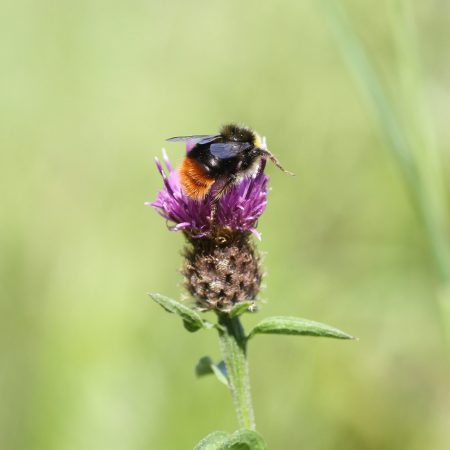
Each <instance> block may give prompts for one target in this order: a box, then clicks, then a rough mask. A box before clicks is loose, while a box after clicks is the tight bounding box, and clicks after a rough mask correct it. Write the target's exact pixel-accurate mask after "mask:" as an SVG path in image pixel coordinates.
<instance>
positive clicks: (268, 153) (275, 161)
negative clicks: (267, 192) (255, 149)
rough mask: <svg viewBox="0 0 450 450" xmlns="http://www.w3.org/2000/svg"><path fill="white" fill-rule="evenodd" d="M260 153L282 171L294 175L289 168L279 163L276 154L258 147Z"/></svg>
mask: <svg viewBox="0 0 450 450" xmlns="http://www.w3.org/2000/svg"><path fill="white" fill-rule="evenodd" d="M259 151H260V154H261V155H262V156H264V157H265V158H269V159H270V160H271V161H272V162H273V163H274V164H275V165H276V166H277V167H278V168H279V169H280V170H281V171H283V172H284V173H285V174H287V175H291V176H292V175H294V174H293V173H292V172H289V170H286V169H285V168H284V167H283V166H282V165H281V164H280V161H278V159H277V158H276V156H275V155H274V154H273V153H271V152H269V150H267V149H265V148H264V149H259Z"/></svg>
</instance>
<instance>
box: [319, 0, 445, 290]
mask: <svg viewBox="0 0 450 450" xmlns="http://www.w3.org/2000/svg"><path fill="white" fill-rule="evenodd" d="M322 5H323V10H324V11H325V12H326V16H327V18H328V19H329V20H328V21H329V24H330V26H331V29H332V31H333V34H334V36H335V38H336V42H337V44H338V46H339V48H340V50H341V52H342V54H343V56H344V58H345V60H346V62H347V64H348V66H349V68H350V70H351V72H352V73H353V75H354V78H355V80H356V81H357V83H358V85H359V87H360V89H361V92H362V94H363V95H364V97H365V98H366V99H367V101H368V104H369V106H370V107H371V109H372V110H373V111H374V113H375V116H376V119H377V120H378V122H379V124H380V128H381V131H382V132H383V135H384V137H385V140H386V143H387V146H388V148H389V150H390V151H391V153H392V154H393V156H394V157H395V159H396V161H397V163H398V166H399V168H400V170H401V172H402V174H403V176H404V180H405V182H406V185H407V187H408V190H409V192H410V194H411V198H412V201H413V203H414V206H415V207H416V210H417V213H418V216H419V218H420V220H421V221H422V223H423V226H424V230H425V235H426V238H427V240H428V243H429V247H430V251H431V254H432V256H433V258H434V260H435V263H436V266H437V268H438V270H439V274H440V276H441V278H442V279H443V280H444V282H445V283H447V282H448V281H449V280H450V256H449V249H448V243H447V239H446V230H444V229H443V226H442V225H441V222H442V220H443V219H442V218H444V217H446V215H447V212H446V209H445V208H446V207H445V204H446V203H445V201H441V202H439V204H440V207H439V206H438V207H436V201H435V199H434V198H433V197H434V196H433V195H432V194H431V192H432V191H433V189H432V190H431V191H430V189H429V188H428V186H427V183H426V182H425V179H426V176H424V173H423V172H424V167H423V165H422V161H423V158H420V159H419V160H418V152H417V151H415V149H414V145H415V144H413V143H414V142H416V141H417V138H416V134H417V133H416V132H415V131H414V129H415V128H417V127H419V126H422V125H421V123H420V121H418V120H415V121H414V122H415V123H412V124H407V125H405V119H407V118H402V119H403V120H401V119H400V111H401V110H404V109H405V108H401V107H399V108H396V107H395V104H394V102H393V101H392V99H391V98H390V97H389V96H388V94H387V89H386V88H385V86H384V84H383V82H382V80H381V77H380V76H379V74H378V72H377V70H376V68H375V65H374V64H373V62H372V61H371V59H370V57H369V55H368V53H367V51H366V49H365V47H364V45H363V44H362V42H361V40H360V38H359V37H358V36H357V34H356V33H355V32H354V30H353V26H352V23H351V21H350V20H349V18H348V16H347V14H346V12H345V10H344V8H343V7H342V6H341V5H340V3H339V2H338V1H336V0H322ZM396 25H397V26H402V24H396ZM408 85H409V86H410V87H411V86H414V83H412V82H411V81H409V82H408ZM415 89H416V88H415ZM408 96H409V97H410V98H413V96H412V94H411V93H408ZM411 107H412V106H409V109H411ZM406 123H407V121H406ZM428 151H429V149H423V151H422V154H423V153H426V152H428ZM437 178H439V177H437ZM439 209H440V211H439Z"/></svg>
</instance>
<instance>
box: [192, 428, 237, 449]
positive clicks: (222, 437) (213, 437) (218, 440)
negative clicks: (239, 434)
mask: <svg viewBox="0 0 450 450" xmlns="http://www.w3.org/2000/svg"><path fill="white" fill-rule="evenodd" d="M229 436H230V433H226V432H225V431H213V432H212V433H210V434H208V436H206V437H204V438H203V439H202V440H201V441H200V442H199V443H198V444H197V445H196V446H195V448H194V450H220V449H221V448H223V447H222V445H223V444H225V443H226V441H227V440H228V437H229Z"/></svg>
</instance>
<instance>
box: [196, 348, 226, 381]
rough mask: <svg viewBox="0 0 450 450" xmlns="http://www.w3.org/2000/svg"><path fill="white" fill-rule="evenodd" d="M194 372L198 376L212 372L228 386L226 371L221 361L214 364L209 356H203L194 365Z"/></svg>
mask: <svg viewBox="0 0 450 450" xmlns="http://www.w3.org/2000/svg"><path fill="white" fill-rule="evenodd" d="M195 374H196V375H197V376H198V377H203V376H205V375H210V374H214V375H215V376H216V378H217V379H218V380H219V381H220V382H221V383H223V384H224V385H225V386H227V387H228V378H227V372H226V368H225V363H224V362H223V361H220V362H219V364H214V363H213V361H212V359H211V358H210V357H209V356H203V358H200V360H199V361H198V363H197V365H196V366H195Z"/></svg>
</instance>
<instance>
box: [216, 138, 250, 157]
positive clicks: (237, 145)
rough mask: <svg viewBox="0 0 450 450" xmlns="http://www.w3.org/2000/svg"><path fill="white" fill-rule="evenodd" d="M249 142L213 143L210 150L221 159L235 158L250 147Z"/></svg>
mask: <svg viewBox="0 0 450 450" xmlns="http://www.w3.org/2000/svg"><path fill="white" fill-rule="evenodd" d="M250 147H251V145H250V144H249V143H248V142H225V143H220V144H211V146H210V147H209V150H210V152H211V154H212V155H214V156H215V157H217V158H219V159H228V158H233V157H235V156H237V155H239V153H241V152H242V151H244V150H247V149H248V148H250Z"/></svg>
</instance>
